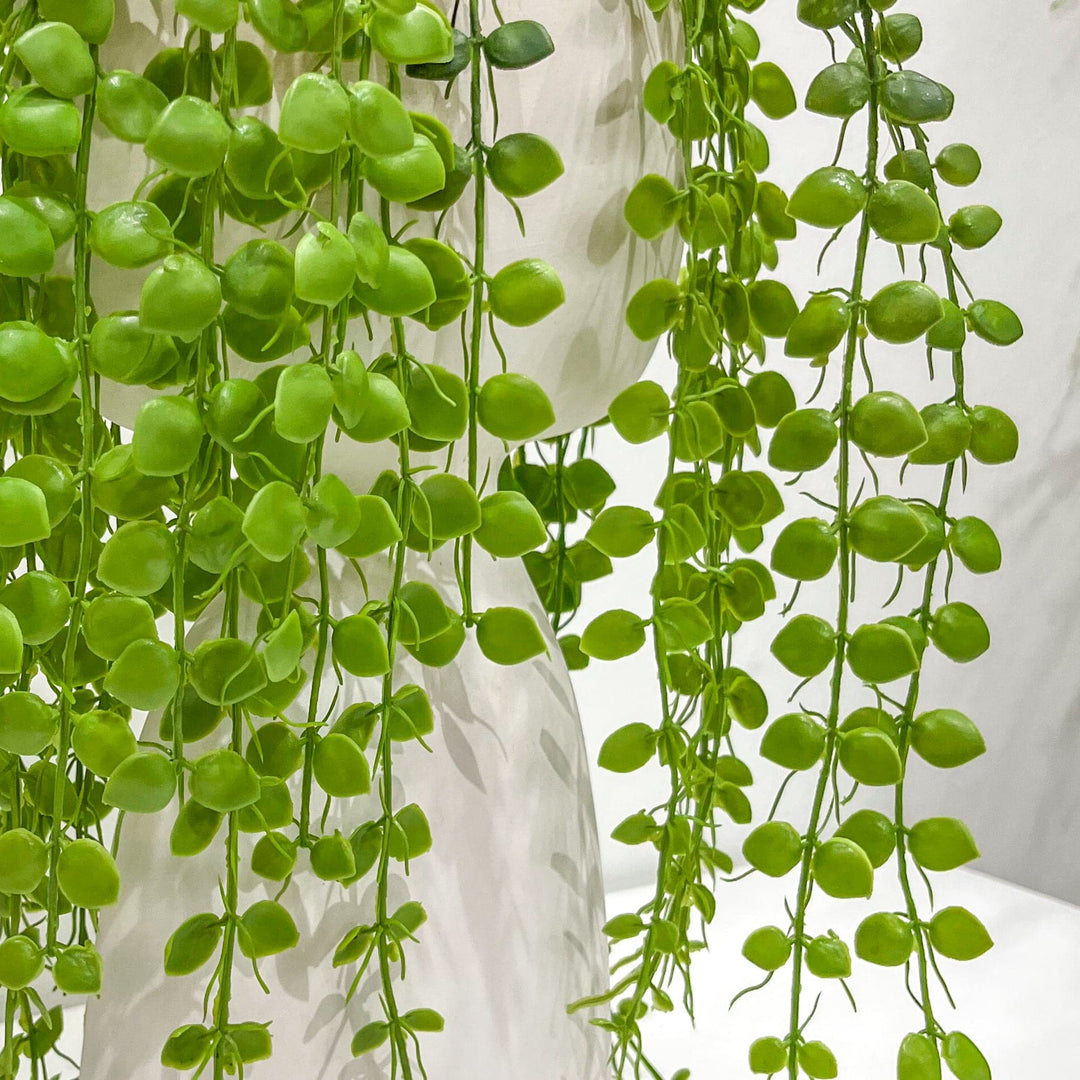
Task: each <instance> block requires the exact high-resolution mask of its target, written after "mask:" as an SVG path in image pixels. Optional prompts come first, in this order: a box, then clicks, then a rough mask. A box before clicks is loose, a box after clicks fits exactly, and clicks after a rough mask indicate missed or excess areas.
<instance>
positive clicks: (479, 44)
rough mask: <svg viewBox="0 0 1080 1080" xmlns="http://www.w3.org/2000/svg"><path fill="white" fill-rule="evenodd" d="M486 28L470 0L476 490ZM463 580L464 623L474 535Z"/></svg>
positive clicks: (469, 360)
mask: <svg viewBox="0 0 1080 1080" xmlns="http://www.w3.org/2000/svg"><path fill="white" fill-rule="evenodd" d="M483 43H484V28H483V25H482V24H481V21H480V0H469V50H470V61H469V65H470V84H469V86H470V89H469V109H470V117H471V125H472V140H471V146H470V149H471V151H472V167H473V168H472V172H473V232H474V251H473V286H472V313H471V320H472V323H471V330H470V339H469V351H468V354H467V355H466V358H465V361H466V362H465V367H466V371H465V376H466V381H467V382H468V385H469V486H470V487H471V488H472V489H473V491H476V490H477V484H478V482H479V472H480V450H479V442H480V422H479V419H478V403H479V399H480V360H481V355H482V352H483V341H484V323H483V318H484V289H485V284H484V232H485V226H486V219H487V212H486V206H485V201H486V197H487V179H486V173H485V171H484V99H483V91H482V78H481V76H482V74H483V63H484V52H483ZM461 550H462V555H461V559H462V580H463V582H464V585H465V589H464V592H465V595H464V596H463V597H462V604H463V607H464V613H463V614H464V618H465V625H466V626H471V625H472V624H473V622H474V621H475V613H474V611H473V596H472V556H473V538H472V536H471V534H470V535H468V536H466V537H465V538H464V539H463V541H462V549H461Z"/></svg>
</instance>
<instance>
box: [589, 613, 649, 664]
mask: <svg viewBox="0 0 1080 1080" xmlns="http://www.w3.org/2000/svg"><path fill="white" fill-rule="evenodd" d="M644 644H645V625H644V623H643V622H642V620H641V619H640V618H639V617H638V616H637V615H635V614H634V613H633V612H632V611H626V610H623V609H616V610H614V611H605V612H604V614H603V615H598V616H597V617H596V618H595V619H593V621H592V622H591V623H589V625H588V626H587V627H585V632H584V633H583V634H582V635H581V651H582V652H583V653H585V655H586V656H591V657H593V658H594V659H596V660H619V659H621V658H622V657H624V656H631V655H633V654H634V653H636V652H637V651H638V649H640V648H641V647H642V646H643V645H644Z"/></svg>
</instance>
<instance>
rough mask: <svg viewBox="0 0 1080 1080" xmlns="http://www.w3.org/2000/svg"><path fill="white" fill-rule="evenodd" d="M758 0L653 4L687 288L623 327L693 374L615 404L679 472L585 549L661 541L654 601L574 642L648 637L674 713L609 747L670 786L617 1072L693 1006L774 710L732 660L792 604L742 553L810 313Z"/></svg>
mask: <svg viewBox="0 0 1080 1080" xmlns="http://www.w3.org/2000/svg"><path fill="white" fill-rule="evenodd" d="M745 6H746V5H736V4H727V3H722V4H718V5H717V4H705V3H699V2H691V0H687V2H684V3H682V4H674V3H673V4H671V5H670V6H669V5H666V4H661V5H654V7H655V10H656V14H657V17H658V18H663V17H665V14H666V16H667V17H670V18H676V19H679V20H681V23H682V31H683V34H682V36H683V40H684V41H685V53H684V55H683V56H682V57H681V58H680V62H678V63H676V62H675V61H672V60H665V61H663V62H662V63H660V64H659V65H658V66H657V67H656V68H655V69H654V70H653V72H652V74H651V75H650V77H649V79H648V81H647V83H646V87H645V100H644V105H645V108H646V110H647V111H648V112H649V114H650V115H651V117H652V119H653V120H655V121H656V122H657V123H659V124H662V125H665V126H667V127H668V128H669V130H670V132H671V133H672V135H673V136H674V137H675V138H676V139H677V140H678V142H679V145H680V147H681V151H682V161H683V173H684V177H685V180H684V186H683V187H682V188H681V189H679V188H676V187H674V186H673V185H672V184H671V183H670V182H669V181H668V180H666V179H664V178H663V177H660V176H655V175H654V176H647V177H644V178H643V179H642V180H641V181H640V182H639V183H638V184H637V185H636V186H635V187H634V189H633V190H632V191H631V193H630V195H629V197H628V199H627V201H626V207H625V215H626V219H627V221H628V223H629V224H630V226H631V228H632V229H633V231H634V232H635V233H636V234H637V235H638V236H639V237H641V238H642V239H643V240H646V241H651V240H654V239H656V238H657V237H659V236H661V235H662V234H663V233H665V232H666V231H667V230H669V229H672V228H676V227H677V228H679V229H680V231H681V233H682V236H683V238H684V239H685V241H686V244H687V252H686V261H685V266H684V268H683V270H682V273H681V275H680V278H679V280H678V281H677V282H673V281H669V280H666V279H658V280H656V281H653V282H650V283H649V284H647V285H645V286H644V287H643V288H642V289H641V290H640V291H639V292H638V293H637V294H636V295H635V296H634V297H633V298H632V300H631V301H630V305H629V308H628V310H627V320H628V322H629V325H630V327H631V329H632V330H633V332H634V333H635V334H636V335H637V336H638V337H640V338H641V339H643V340H653V339H656V338H658V337H660V336H661V335H665V334H669V335H670V337H669V342H670V346H671V351H672V354H673V355H674V357H675V359H676V361H677V362H678V376H677V381H676V384H675V387H674V390H673V391H672V392H671V393H669V392H668V391H667V390H666V389H665V388H663V387H662V386H660V385H659V384H658V383H655V382H652V381H643V382H639V383H637V384H636V385H634V386H632V387H631V388H629V389H628V390H626V391H625V392H624V393H622V394H620V395H619V396H618V397H617V398H616V399H615V400H614V402H613V403H612V405H611V409H610V412H609V420H610V422H611V424H612V425H613V426H614V428H615V429H616V431H617V432H618V433H619V435H620V436H621V437H622V438H623V439H625V440H627V441H628V442H630V443H646V442H649V441H651V440H654V439H656V440H659V439H660V438H666V442H667V454H666V457H667V470H666V476H665V479H664V481H663V484H662V486H661V489H660V491H659V492H658V494H657V497H656V500H655V505H656V507H657V509H658V510H659V515H658V517H657V518H654V516H653V514H652V513H651V512H650V511H648V510H646V509H643V508H638V507H632V506H608V507H606V508H605V509H603V510H602V511H601V512H600V513H599V514H598V515H597V516H596V517H595V519H594V520H593V521H592V523H591V525H590V526H589V528H588V531H587V532H586V533H585V539H584V541H582V543H583V544H584V545H586V549H587V550H588V551H589V554H588V556H587V559H588V562H589V564H590V565H591V564H594V563H595V562H596V559H597V556H594V555H593V554H592V549H595V551H597V552H599V555H600V556H605V557H607V558H620V557H628V556H631V555H635V554H637V553H638V552H639V551H641V550H643V549H644V548H645V547H647V546H648V545H650V544H653V545H655V552H656V571H655V576H654V578H653V583H652V589H651V597H652V609H651V612H650V613H649V615H648V616H644V617H643V616H642V615H640V614H639V613H637V612H635V611H630V610H625V609H618V610H614V611H608V612H606V613H604V614H602V615H600V616H598V617H597V618H596V619H594V620H593V621H592V622H590V623H589V625H588V626H587V627H586V628H585V630H584V632H583V633H582V635H581V638H580V642H578V641H576V640H572V641H571V642H570V647H571V648H572V649H574V650H575V651H577V652H580V653H581V654H582V655H583V656H584V657H586V658H588V657H592V658H596V659H599V660H617V659H621V658H623V657H626V656H630V655H633V654H634V653H636V652H637V651H639V650H640V649H642V648H643V647H644V646H645V643H646V637H647V631H649V632H650V633H651V637H652V641H653V652H654V660H655V664H656V674H657V678H658V680H659V686H660V702H661V710H662V712H661V717H660V722H659V723H658V724H651V723H647V722H645V721H643V720H635V721H634V722H632V723H630V724H627V725H624V726H623V727H620V728H619V729H618V730H616V731H614V732H613V733H612V734H611V735H609V736H608V738H607V739H606V741H605V742H604V745H603V747H602V748H601V751H600V758H599V761H600V765H601V766H602V767H604V768H607V769H611V770H613V771H615V772H621V773H629V772H633V771H636V770H638V769H640V768H642V767H644V766H645V765H647V764H648V763H649V762H651V761H653V760H654V759H657V760H658V761H659V762H660V764H661V765H662V766H663V767H664V768H665V770H666V771H667V773H668V776H669V781H670V794H669V797H668V798H667V800H666V801H665V802H664V803H663V804H661V805H659V806H657V807H654V808H652V809H651V810H642V811H641V812H639V813H636V814H634V815H632V816H631V817H629V818H627V819H626V820H625V821H623V822H622V823H621V824H620V825H619V826H618V827H617V828H616V830H615V832H614V834H613V835H614V838H615V839H616V840H617V841H619V842H621V843H626V844H635V845H636V844H650V845H652V846H653V847H655V849H656V852H657V870H656V891H655V894H654V895H653V897H652V898H651V899H650V900H649V901H648V902H647V903H646V904H645V905H644V906H643V907H642V908H640V909H639V910H637V911H634V912H628V913H625V914H619V915H616V916H615V917H614V918H612V919H611V920H610V921H609V922H608V923H607V925H606V926H605V932H606V933H607V935H608V937H609V938H610V939H611V940H612V941H613V942H614V943H620V944H619V950H618V953H617V958H616V960H615V962H614V964H613V968H612V972H613V985H612V988H611V989H610V991H609V992H608V993H607V994H604V995H601V996H599V997H594V998H589V999H585V1000H584V1001H582V1002H579V1003H578V1005H597V1004H600V1003H602V1002H606V1001H610V1000H614V999H618V1002H617V1005H616V1008H615V1011H614V1015H613V1016H612V1018H611V1019H610V1020H607V1019H600V1020H596V1021H594V1022H595V1023H598V1024H600V1025H601V1026H603V1027H605V1028H607V1029H608V1030H610V1031H611V1032H612V1034H613V1037H614V1050H613V1058H612V1061H613V1065H614V1068H615V1071H616V1073H617V1074H618V1075H619V1076H620V1077H621V1076H633V1077H635V1078H636V1077H641V1076H651V1077H659V1076H660V1075H661V1074H660V1072H659V1069H658V1067H657V1065H656V1064H655V1063H654V1062H653V1061H652V1060H650V1058H649V1056H648V1054H647V1052H646V1048H645V1046H644V1041H643V1035H642V1031H641V1026H640V1021H641V1019H642V1018H643V1017H644V1015H645V1014H646V1012H647V1011H648V1009H649V1008H653V1009H658V1010H661V1011H670V1010H672V1009H673V1008H674V1005H673V1002H672V1000H671V997H670V996H669V994H668V990H667V988H668V987H669V986H670V985H671V983H672V982H673V981H674V980H675V979H676V978H678V980H679V982H680V984H681V993H680V996H681V998H682V1001H683V1004H684V1006H685V1008H686V1010H687V1011H688V1013H689V1014H690V1015H691V1016H693V1014H694V999H693V989H692V981H691V956H692V953H693V952H694V951H695V950H697V949H699V948H701V947H703V946H704V944H705V942H704V929H705V926H707V925H708V924H709V923H711V922H712V920H713V917H714V915H715V913H716V906H717V898H716V895H715V893H714V884H715V878H716V874H717V872H718V871H720V872H723V873H726V872H729V871H731V869H732V866H733V864H732V860H731V858H730V856H729V855H728V854H727V853H725V852H724V851H723V850H722V849H720V848H719V847H717V846H716V845H717V835H716V832H717V827H718V824H719V817H720V815H721V814H723V815H726V816H727V817H728V818H730V819H731V820H732V821H734V822H736V823H740V824H745V823H747V822H748V821H749V820H750V816H751V809H750V802H749V799H748V798H747V796H746V794H745V792H744V791H743V788H744V787H745V786H747V785H748V784H750V783H752V771H751V769H750V767H749V765H748V764H747V763H746V761H745V760H744V757H743V756H740V754H739V752H738V748H737V747H736V745H735V741H734V739H733V737H732V721H735V722H736V723H737V724H739V725H741V726H743V727H745V728H749V729H755V728H758V727H760V726H761V725H762V724H763V723H764V722H765V720H766V717H767V714H768V703H767V701H766V698H765V694H764V692H763V690H762V688H761V686H760V685H759V684H758V682H757V681H756V680H755V679H754V678H753V676H752V675H750V674H749V673H747V672H745V671H743V670H742V669H740V668H739V667H737V666H736V665H735V663H734V662H733V660H732V653H733V647H734V644H735V635H736V633H737V631H738V629H739V628H740V626H741V625H742V624H743V623H745V622H749V621H752V620H755V619H758V618H760V617H762V616H763V615H764V613H765V610H766V605H767V603H768V602H770V601H772V600H774V599H775V598H776V588H775V585H774V583H773V579H772V575H771V573H770V571H769V569H768V568H767V567H766V566H765V565H764V564H763V563H762V562H760V561H759V560H757V559H754V558H750V557H748V555H747V554H744V553H749V552H753V551H754V550H755V549H757V548H758V547H759V546H760V544H761V543H762V539H763V533H762V526H763V525H765V524H767V523H768V522H769V521H771V520H773V519H774V518H775V517H776V516H777V515H778V514H780V513H781V512H782V510H783V503H782V500H781V498H780V494H779V492H778V491H777V488H776V485H775V484H774V483H773V481H772V480H771V479H770V478H769V477H768V476H767V475H766V474H765V473H764V472H762V471H760V470H758V469H754V468H752V467H751V466H750V463H749V462H748V461H747V451H748V450H749V452H750V454H756V453H759V452H760V449H761V443H760V438H759V428H769V427H772V426H774V425H775V424H776V423H777V422H778V421H779V420H780V418H781V417H782V416H783V415H784V414H785V412H786V411H788V410H789V409H790V408H792V407H793V406H794V392H793V391H792V388H791V386H790V385H789V384H788V382H787V380H786V379H785V378H784V377H783V376H782V375H781V374H779V373H778V372H776V371H772V370H769V371H759V372H757V373H756V374H755V373H753V371H754V368H755V367H757V366H758V365H759V364H761V363H763V362H764V360H765V353H766V339H767V338H770V337H771V338H777V337H782V336H783V335H784V333H785V332H786V330H787V327H788V324H789V323H790V321H791V318H792V317H793V315H794V311H795V301H794V298H793V297H792V294H791V292H790V290H789V289H788V288H787V286H785V285H784V284H783V283H782V282H781V281H779V280H777V279H776V278H774V277H771V276H770V271H773V270H775V269H776V266H777V259H778V251H777V243H778V241H781V240H787V239H791V238H792V237H793V236H794V222H793V221H792V220H791V218H789V217H788V216H787V215H786V213H785V211H784V206H785V204H786V202H787V197H786V195H785V194H784V193H783V192H782V191H781V190H780V189H779V188H778V187H776V186H775V185H773V184H770V183H768V182H764V181H760V180H759V179H758V174H759V173H761V172H762V171H764V170H765V169H766V168H767V166H768V163H769V151H768V144H767V142H766V140H765V137H764V135H763V134H762V132H761V131H760V130H759V129H758V128H757V127H756V126H755V125H754V124H752V123H751V122H750V120H749V119H748V118H747V115H746V112H747V106H748V105H750V103H751V102H753V103H754V104H755V105H756V106H757V107H758V108H759V109H760V110H761V112H762V113H763V114H764V115H765V116H766V117H768V118H771V119H780V118H783V117H785V116H787V115H789V114H790V113H791V112H792V111H793V110H794V109H795V97H794V91H793V90H792V87H791V84H790V82H789V81H788V79H787V77H786V76H785V75H784V73H783V72H782V71H781V69H780V68H779V67H777V66H776V65H775V64H773V63H770V62H767V61H766V62H761V63H757V64H755V61H757V59H758V54H759V48H760V44H759V41H758V37H757V35H756V33H755V31H754V30H753V28H752V27H751V26H750V24H749V23H747V22H745V21H743V20H742V19H741V18H739V15H740V13H741V11H742V10H743V8H744V7H745ZM580 467H581V463H580V462H579V463H577V464H575V465H574V466H572V468H580ZM568 471H569V470H568ZM576 547H578V548H580V545H576ZM735 548H738V549H741V551H739V550H735ZM577 561H583V557H580V556H579V560H577ZM678 1075H679V1076H680V1077H683V1076H685V1075H686V1072H685V1071H683V1072H680V1073H679V1074H678Z"/></svg>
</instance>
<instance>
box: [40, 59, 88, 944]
mask: <svg viewBox="0 0 1080 1080" xmlns="http://www.w3.org/2000/svg"><path fill="white" fill-rule="evenodd" d="M92 55H93V56H94V60H95V67H96V60H97V50H96V49H94V50H93V53H92ZM96 106H97V80H96V78H95V81H94V86H93V87H92V88H91V90H90V92H89V93H88V94H87V95H86V97H85V99H84V101H83V119H82V137H81V139H80V141H79V149H78V153H77V154H76V158H75V205H76V206H77V207H79V208H80V213H79V214H78V216H77V219H76V225H75V268H74V288H75V348H76V351H77V353H78V358H79V417H80V423H81V426H82V451H81V454H80V457H79V475H80V481H79V514H80V518H79V562H78V569H77V570H76V574H75V590H74V593H73V595H74V598H75V602H74V604H73V605H72V609H71V618H70V620H69V622H68V630H67V639H66V641H65V645H64V668H63V680H64V681H63V686H62V687H61V694H60V702H59V704H60V730H59V733H58V736H57V747H56V774H55V775H56V781H55V788H54V794H53V806H52V833H51V836H50V840H49V890H48V919H47V929H46V943H47V947H48V949H49V950H50V951H52V950H53V949H55V948H56V938H57V933H58V932H59V928H60V883H59V876H58V874H57V867H58V865H59V861H60V848H61V841H62V838H63V834H64V796H65V794H66V792H67V783H68V781H67V769H68V760H69V755H70V752H71V718H72V708H73V706H74V681H75V670H76V663H77V659H78V648H79V634H80V632H81V630H82V617H83V603H84V598H85V596H86V589H87V585H88V583H89V581H90V569H91V563H92V562H93V551H94V540H95V536H94V520H93V519H94V502H93V496H92V493H91V488H90V473H91V470H92V469H93V466H94V449H95V432H96V428H97V415H96V412H95V409H94V394H93V385H94V383H93V372H92V369H91V366H90V350H89V346H88V343H87V342H88V316H89V275H90V244H89V232H90V221H89V215H88V214H87V213H86V212H85V208H86V190H87V182H88V177H89V173H90V143H91V139H92V138H93V130H94V114H95V110H96Z"/></svg>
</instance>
